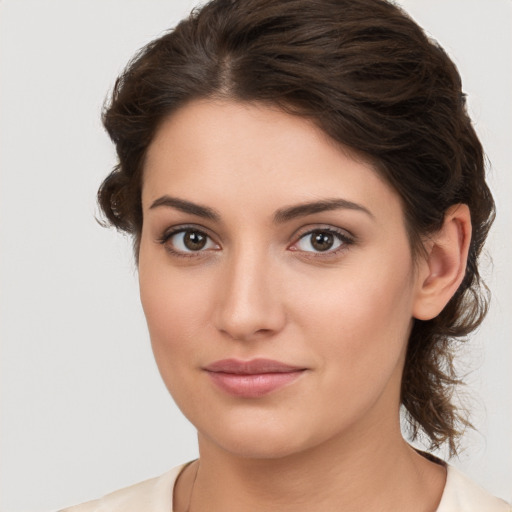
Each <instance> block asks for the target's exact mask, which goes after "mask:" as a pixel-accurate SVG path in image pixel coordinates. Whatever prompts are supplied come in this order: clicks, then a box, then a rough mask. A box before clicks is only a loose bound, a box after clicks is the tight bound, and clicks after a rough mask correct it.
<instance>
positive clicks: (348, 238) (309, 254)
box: [157, 226, 356, 258]
mask: <svg viewBox="0 0 512 512" xmlns="http://www.w3.org/2000/svg"><path fill="white" fill-rule="evenodd" d="M187 231H189V232H195V233H199V234H201V235H203V236H205V237H206V238H207V239H209V240H210V241H212V237H211V236H210V235H208V234H207V233H206V232H205V231H204V230H203V229H200V228H197V227H195V226H177V227H175V228H172V229H170V230H168V231H165V232H164V234H163V235H162V236H161V237H159V238H158V239H157V241H158V243H160V244H161V245H163V246H164V247H165V249H166V251H168V252H169V253H171V254H172V255H173V256H177V257H181V258H195V257H198V256H203V255H204V253H205V252H207V251H208V249H207V250H197V251H193V250H190V252H186V251H180V250H176V249H174V248H173V247H172V246H170V245H169V244H168V242H169V240H170V239H171V238H172V237H173V236H175V235H177V234H179V233H186V232H187ZM314 233H328V234H330V235H333V236H334V237H335V238H336V239H337V240H338V241H339V242H340V246H339V247H337V248H336V249H334V250H326V251H301V250H299V249H296V248H293V247H294V246H295V245H297V244H298V243H299V242H300V241H301V240H303V239H305V238H306V237H307V236H312V235H313V234H314ZM355 241H356V240H355V238H354V237H353V236H352V235H349V234H347V232H346V231H345V230H341V229H340V230H338V229H335V228H333V227H321V226H317V227H315V228H313V229H309V230H308V231H305V232H303V233H301V234H299V235H298V238H297V240H296V241H295V242H294V243H293V244H292V245H290V246H289V250H292V251H293V252H295V251H297V252H300V253H301V255H302V256H303V257H306V258H329V257H334V256H337V255H338V254H339V253H340V252H343V251H346V250H347V249H348V247H349V246H350V245H352V244H354V243H355ZM214 243H215V242H214ZM217 245H218V244H217Z"/></svg>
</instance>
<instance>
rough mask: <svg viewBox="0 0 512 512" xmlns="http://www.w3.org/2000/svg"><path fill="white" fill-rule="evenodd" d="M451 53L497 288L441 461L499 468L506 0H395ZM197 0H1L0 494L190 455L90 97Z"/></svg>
mask: <svg viewBox="0 0 512 512" xmlns="http://www.w3.org/2000/svg"><path fill="white" fill-rule="evenodd" d="M401 3H402V4H403V5H404V6H405V7H406V8H407V9H408V10H409V12H410V13H411V14H412V15H413V17H415V18H416V19H417V21H418V22H419V23H420V24H421V25H422V26H424V27H425V28H426V29H427V31H428V32H429V33H430V34H432V35H433V36H435V38H436V39H437V40H438V41H440V42H441V43H442V44H443V45H444V46H445V48H446V49H447V51H448V52H449V53H450V54H451V56H452V57H453V58H454V59H455V61H456V63H457V64H458V66H459V68H460V71H461V73H462V76H463V81H464V88H465V91H466V92H467V93H468V96H469V105H470V110H471V113H472V115H473V118H474V121H475V124H476V128H477V130H478V133H479V135H480V136H481V139H482V141H483V143H484V146H485V147H486V150H487V154H488V156H489V159H490V161H491V163H492V171H491V177H490V182H491V185H492V188H493V190H494V192H495V194H496V200H497V205H498V212H499V215H498V220H497V222H496V224H495V226H494V230H493V233H492V236H491V240H490V244H489V245H488V247H489V252H490V253H491V255H492V258H493V261H494V268H491V266H488V268H487V270H486V272H485V273H486V275H488V282H489V284H490V286H491V288H492V290H493V294H494V300H493V305H492V309H491V311H490V314H489V317H488V319H487V321H486V323H485V326H484V327H482V328H481V330H480V331H479V333H478V335H477V336H475V337H474V339H473V341H472V344H471V349H470V351H469V352H468V353H467V354H466V356H465V357H464V358H463V359H462V364H461V367H462V368H463V369H464V370H469V369H474V371H473V372H472V373H471V374H470V375H469V376H468V382H469V383H470V388H469V389H468V395H469V397H470V398H471V401H472V406H473V407H474V410H475V413H474V416H473V420H474V423H475V425H476V427H477V428H478V431H479V433H476V434H475V433H473V434H471V435H468V436H467V437H466V439H465V445H466V447H467V451H466V452H465V453H464V454H463V455H462V456H461V458H460V459H459V460H454V461H453V463H454V464H455V465H457V466H459V467H460V468H462V469H463V470H464V471H465V472H466V473H468V474H469V475H470V476H471V477H472V478H474V479H475V480H477V481H478V482H480V483H481V484H482V485H484V486H485V487H487V488H488V489H489V490H490V491H492V492H493V493H494V494H497V495H499V496H502V497H504V498H506V499H508V500H510V499H511V498H512V494H511V488H512V486H511V483H512V482H511V475H512V439H511V433H512V403H511V389H512V371H511V363H512V357H511V350H512V349H511V344H510V338H511V336H510V331H511V320H510V318H511V316H512V315H511V313H512V295H511V290H510V285H511V283H512V272H511V267H512V266H511V261H512V241H511V240H512V238H511V236H510V226H511V225H512V222H511V221H512V212H511V201H510V196H511V194H512V179H511V172H510V170H511V169H510V166H511V161H512V160H511V158H512V155H511V147H512V136H511V133H512V126H511V119H512V103H511V91H512V76H511V68H512V64H511V62H512V35H511V33H512V2H511V1H510V0H492V1H487V0H403V1H402V2H401ZM194 4H195V2H194V1H193V0H166V1H159V0H150V1H148V0H144V1H143V0H94V1H92V0H33V1H31V0H3V1H1V0H0V23H1V25H0V52H1V54H0V57H1V69H0V71H1V75H0V76H1V116H0V129H1V139H0V142H1V147H0V158H1V161H0V163H1V182H0V187H1V188H0V208H1V209H0V219H1V223H0V229H1V233H0V235H1V244H2V245H1V281H0V293H1V296H0V308H1V310H0V314H1V319H0V320H1V324H0V329H1V330H0V334H1V342H2V344H1V361H0V370H1V405H2V416H1V435H2V440H1V471H2V473H1V478H2V488H1V493H0V496H1V505H0V508H1V510H3V511H5V512H7V511H11V512H19V511H29V510H30V511H34V512H37V511H44V510H52V509H56V508H59V507H62V506H65V505H71V504H73V503H78V502H81V501H84V500H86V499H91V498H93V497H96V496H98V495H101V494H104V493H106V492H107V491H110V490H113V489H116V488H119V487H121V486H125V485H128V484H130V483H133V482H135V481H139V480H142V479H145V478H148V477H151V476H154V475H158V474H159V473H162V472H163V471H165V470H167V469H168V468H170V467H172V466H174V465H176V464H178V463H181V462H184V461H186V460H189V459H191V458H193V457H195V456H196V455H197V450H196V446H195V435H194V430H193V428H192V427H191V426H190V425H189V424H188V423H187V421H186V420H184V419H183V418H182V416H181V414H180V412H179V411H178V410H177V408H176V407H175V405H174V404H173V402H172V400H171V399H170V397H169V396H168V395H167V392H166V390H165V389H164V386H163V385H162V383H161V381H160V377H159V375H158V373H157V369H156V366H155V364H154V362H153V358H152V354H151V351H150V346H149V342H148V336H147V333H146V327H145V323H144V318H143V315H142V312H141V308H140V304H139V300H138V291H137V279H136V270H135V266H134V264H133V258H132V257H131V252H130V244H129V242H128V241H127V240H126V239H125V238H123V237H122V236H120V235H117V234H116V233H115V232H112V231H109V230H105V229H102V228H100V227H99V226H98V225H97V224H96V222H95V220H94V215H95V213H96V211H97V210H96V206H95V193H96V189H97V186H98V185H99V183H100V181H101V179H102V178H103V177H104V176H105V175H106V173H107V172H108V171H109V170H110V168H111V166H112V165H113V163H114V153H113V149H112V147H111V145H110V143H109V141H108V139H107V136H106V135H105V134H104V132H103V130H102V127H101V125H100V121H99V114H100V110H101V105H102V102H103V98H104V97H105V94H106V92H107V90H108V89H110V88H111V86H112V85H113V81H114V79H115V77H116V76H117V74H118V72H120V71H121V69H122V68H123V66H124V64H125V63H126V62H127V60H128V59H129V58H130V57H131V56H132V55H133V53H134V52H135V50H137V49H138V48H139V47H141V46H142V45H143V44H145V43H147V42H148V41H149V40H150V39H152V38H153V37H155V36H158V35H159V34H161V33H162V31H163V30H165V29H166V28H168V27H170V26H172V25H174V24H175V23H176V22H177V21H178V20H179V19H180V18H181V17H183V16H184V15H185V14H186V13H188V11H189V10H190V9H191V7H192V6H193V5H194Z"/></svg>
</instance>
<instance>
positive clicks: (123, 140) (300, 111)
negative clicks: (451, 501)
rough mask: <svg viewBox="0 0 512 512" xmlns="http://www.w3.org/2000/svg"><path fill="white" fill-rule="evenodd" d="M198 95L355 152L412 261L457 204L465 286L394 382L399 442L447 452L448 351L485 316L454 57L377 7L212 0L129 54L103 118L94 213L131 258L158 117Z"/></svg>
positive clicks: (450, 414)
mask: <svg viewBox="0 0 512 512" xmlns="http://www.w3.org/2000/svg"><path fill="white" fill-rule="evenodd" d="M202 98H222V99H230V100H235V101H242V102H263V103H266V104H270V105H272V106H277V107H279V108H281V109H282V110H284V111H285V112H288V113H291V114H293V115H298V116H302V117H306V118H308V119H311V120H312V121H313V122H314V123H316V124H317V125H318V126H319V127H320V128H321V129H322V130H323V131H324V132H325V133H326V134H328V135H329V136H330V137H331V138H332V139H334V140H335V141H338V142H339V143H340V144H342V145H344V146H345V147H348V148H350V149H352V150H353V151H355V153H356V154H360V155H362V156H363V157H364V158H366V159H367V160H368V161H369V162H371V163H372V164H373V165H374V167H375V169H376V171H377V172H378V173H379V174H380V175H381V176H382V177H384V179H385V180H386V181H387V182H388V183H389V184H390V185H391V186H392V187H393V188H394V189H395V190H396V191H397V192H398V194H399V196H400V197H401V200H402V203H403V210H404V217H405V223H406V227H407V231H408V234H409V238H410V242H411V249H412V253H413V255H418V254H419V253H420V252H421V250H422V241H424V240H425V237H428V236H429V235H430V234H432V233H435V232H436V231H438V230H439V229H440V228H441V226H442V224H443V220H444V216H445V213H446V211H447V209H448V208H449V207H450V206H452V205H455V204H459V203H464V204H467V205H468V207H469V209H470V212H471V221H472V238H471V244H470V249H469V256H468V262H467V268H466V274H465V277H464V279H463V281H462V284H461V285H460V287H459V289H458V290H457V292H456V293H455V295H454V296H453V297H452V299H451V300H450V301H449V303H448V304H447V306H446V307H445V308H444V309H443V311H442V312H441V313H440V314H439V315H438V316H437V317H436V318H433V319H431V320H428V321H421V320H415V321H414V325H413V328H412V332H411V335H410V339H409V342H408V350H407V355H406V362H405V367H404V372H403V378H402V387H401V404H402V406H403V410H405V412H406V416H407V419H408V424H409V427H410V428H409V435H410V437H411V439H412V440H414V439H416V438H417V437H418V436H419V435H420V434H422V432H423V433H424V434H426V435H427V436H428V439H429V441H430V448H431V449H432V448H439V447H440V446H441V445H443V444H444V443H448V446H449V450H450V455H453V454H456V453H457V447H458V439H459V437H460V436H461V434H462V432H463V430H464V429H465V428H466V427H467V426H470V423H469V421H468V419H467V417H466V413H465V412H464V411H461V410H460V408H458V407H457V406H456V405H455V404H454V403H453V400H452V395H453V391H454V389H455V386H456V384H458V383H460V379H458V378H457V374H456V372H455V370H454V367H453V354H454V349H455V342H456V341H458V340H460V341H463V340H465V339H466V337H467V335H468V334H469V333H470V332H472V331H473V330H474V329H475V328H476V327H477V326H478V325H479V324H480V323H481V321H482V320H483V317H484V316H485V314H486V311H487V304H488V296H487V288H486V287H485V285H484V284H483V282H482V281H481V279H480V275H479V271H478V266H477V263H478V258H479V255H480V252H481V249H482V246H483V243H484V241H485V238H486V236H487V233H488V230H489V228H490V226H491V224H492V221H493V219H494V202H493V199H492V196H491V193H490V191H489V188H488V186H487V184H486V182H485V165H484V154H483V149H482V146H481V144H480V142H479V140H478V138H477V136H476V134H475V131H474V129H473V127H472V124H471V120H470V119H469V117H468V114H467V112H466V107H465V95H464V94H463V93H462V90H461V80H460V76H459V73H458V71H457V69H456V67H455V65H454V64H453V62H452V61H451V60H450V58H449V57H448V56H447V54H446V53H445V52H444V50H443V49H442V48H441V47H440V46H439V45H438V44H437V43H436V42H435V41H432V40H431V39H429V38H428V37H427V36H426V35H425V33H424V32H423V31H422V29H421V28H420V27H419V26H418V25H417V24H416V23H415V22H414V21H413V20H412V19H411V18H409V17H408V15H407V14H406V13H404V12H403V11H402V10H401V9H400V8H398V7H397V6H395V5H393V4H392V3H390V2H388V1H385V0H213V1H212V2H210V3H208V4H206V5H205V6H203V7H202V8H200V9H197V10H194V11H192V13H191V14H190V16H189V17H188V18H186V19H185V20H183V21H181V22H180V23H179V24H178V25H177V26H176V27H175V28H174V29H173V30H170V31H169V32H167V33H165V34H164V35H163V36H161V37H159V38H158V39H156V40H154V41H152V42H150V43H149V44H148V45H147V46H145V47H144V48H143V49H142V50H140V51H139V53H138V54H137V55H136V56H135V57H134V59H133V60H132V61H131V62H130V63H129V64H128V66H127V67H126V69H125V70H124V72H123V73H122V74H121V75H120V76H119V78H118V79H117V81H116V84H115V86H114V89H113V91H112V95H111V98H110V99H109V100H108V102H107V103H106V106H105V109H104V112H103V123H104V126H105V128H106V130H107V131H108V134H109V135H110V137H111V139H112V141H113V142H114V143H115V146H116V149H117V155H118V163H117V165H116V166H115V167H114V169H113V171H112V172H111V173H110V175H109V176H108V177H107V178H106V179H105V181H104V182H103V184H102V185H101V187H100V189H99V191H98V199H99V205H100V207H101V209H102V211H103V213H104V215H105V217H106V219H107V222H108V223H110V224H112V225H113V226H115V227H117V228H118V229H120V230H122V231H124V232H127V233H130V234H131V235H133V239H134V249H135V255H136V257H137V255H138V250H139V243H140V236H141V230H142V223H143V214H142V206H141V187H142V176H143V170H144V159H145V155H146V152H147V149H148V146H149V145H150V144H151V142H152V140H153V138H154V136H155V133H156V132H157V131H158V129H159V126H160V124H161V122H162V121H163V120H164V119H166V118H167V117H168V116H169V115H172V113H173V112H175V111H176V110H177V109H179V108H180V107H183V106H184V105H185V104H186V103H188V102H190V101H193V100H195V99H202Z"/></svg>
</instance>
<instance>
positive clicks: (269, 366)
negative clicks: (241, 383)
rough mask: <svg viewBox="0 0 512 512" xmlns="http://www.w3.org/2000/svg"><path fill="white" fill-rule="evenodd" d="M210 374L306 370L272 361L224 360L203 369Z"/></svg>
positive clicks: (260, 359)
mask: <svg viewBox="0 0 512 512" xmlns="http://www.w3.org/2000/svg"><path fill="white" fill-rule="evenodd" d="M203 369H204V370H206V371H208V372H216V373H233V374H236V375H257V374H260V373H287V372H296V371H299V370H305V368H303V367H300V366H293V365H289V364H286V363H281V362H280V361H274V360H272V359H263V358H258V359H251V360H250V361H241V360H239V359H222V360H219V361H215V362H213V363H211V364H209V365H207V366H205V367H204V368H203Z"/></svg>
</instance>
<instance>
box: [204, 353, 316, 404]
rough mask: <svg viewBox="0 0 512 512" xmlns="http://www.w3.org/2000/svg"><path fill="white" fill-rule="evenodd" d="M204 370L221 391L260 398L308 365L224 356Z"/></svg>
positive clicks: (292, 377)
mask: <svg viewBox="0 0 512 512" xmlns="http://www.w3.org/2000/svg"><path fill="white" fill-rule="evenodd" d="M203 370H205V371H206V373H207V374H208V376H209V377H210V379H211V380H212V381H213V383H214V384H215V385H216V386H217V387H218V388H219V389H221V390H222V391H224V392H226V393H228V394H230V395H233V396H237V397H243V398H258V397H261V396H264V395H267V394H269V393H272V392H273V391H276V390H278V389H280V388H282V387H284V386H286V385H287V384H290V383H292V382H293V381H295V380H296V379H298V378H299V377H300V376H301V375H302V374H303V373H304V372H305V371H306V368H303V367H298V366H292V365H289V364H286V363H282V362H280V361H274V360H272V359H261V358H260V359H251V360H250V361H241V360H238V359H222V360H220V361H215V362H214V363H211V364H209V365H208V366H205V367H204V368H203Z"/></svg>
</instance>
